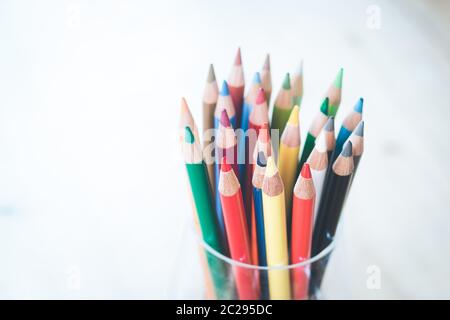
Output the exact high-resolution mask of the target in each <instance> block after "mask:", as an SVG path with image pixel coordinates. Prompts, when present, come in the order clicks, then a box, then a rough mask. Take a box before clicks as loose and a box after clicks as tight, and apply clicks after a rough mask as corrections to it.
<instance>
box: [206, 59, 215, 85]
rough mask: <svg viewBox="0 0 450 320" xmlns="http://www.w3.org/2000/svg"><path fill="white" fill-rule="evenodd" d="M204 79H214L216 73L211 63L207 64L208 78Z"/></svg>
mask: <svg viewBox="0 0 450 320" xmlns="http://www.w3.org/2000/svg"><path fill="white" fill-rule="evenodd" d="M206 81H207V82H209V83H211V82H214V81H216V74H215V72H214V67H213V65H212V63H211V64H210V65H209V71H208V78H207V79H206Z"/></svg>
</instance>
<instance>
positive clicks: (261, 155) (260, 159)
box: [256, 151, 267, 167]
mask: <svg viewBox="0 0 450 320" xmlns="http://www.w3.org/2000/svg"><path fill="white" fill-rule="evenodd" d="M256 163H257V164H258V166H260V167H265V166H266V165H267V160H266V156H265V155H264V152H262V151H260V152H258V157H257V158H256Z"/></svg>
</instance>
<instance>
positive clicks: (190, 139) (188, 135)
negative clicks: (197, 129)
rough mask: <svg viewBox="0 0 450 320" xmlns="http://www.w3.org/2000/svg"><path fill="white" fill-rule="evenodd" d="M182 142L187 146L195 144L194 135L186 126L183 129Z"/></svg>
mask: <svg viewBox="0 0 450 320" xmlns="http://www.w3.org/2000/svg"><path fill="white" fill-rule="evenodd" d="M184 141H185V142H186V143H189V144H193V143H194V142H195V137H194V134H193V133H192V131H191V128H189V127H188V126H186V127H185V128H184Z"/></svg>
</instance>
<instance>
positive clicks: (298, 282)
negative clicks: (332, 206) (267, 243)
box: [291, 163, 316, 300]
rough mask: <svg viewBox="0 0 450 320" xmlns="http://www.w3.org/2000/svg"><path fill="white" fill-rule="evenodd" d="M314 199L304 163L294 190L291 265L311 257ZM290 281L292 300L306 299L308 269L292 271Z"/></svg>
mask: <svg viewBox="0 0 450 320" xmlns="http://www.w3.org/2000/svg"><path fill="white" fill-rule="evenodd" d="M315 197H316V194H315V190H314V183H313V180H312V175H311V170H310V169H309V164H308V163H305V164H304V165H303V168H302V170H301V172H300V175H299V176H298V179H297V182H296V184H295V188H294V199H293V207H292V232H291V234H292V240H291V263H292V264H296V263H300V262H304V261H306V260H308V259H309V258H310V257H311V237H312V231H313V216H314V202H315ZM292 280H293V281H292V283H293V288H292V291H293V296H294V299H296V300H303V299H306V298H307V297H308V282H309V267H308V266H306V267H296V268H294V269H292Z"/></svg>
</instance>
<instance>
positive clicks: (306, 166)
mask: <svg viewBox="0 0 450 320" xmlns="http://www.w3.org/2000/svg"><path fill="white" fill-rule="evenodd" d="M300 174H301V175H302V177H303V178H305V179H311V177H312V175H311V169H310V168H309V163H307V162H305V163H304V164H303V168H302V171H301V172H300Z"/></svg>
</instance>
